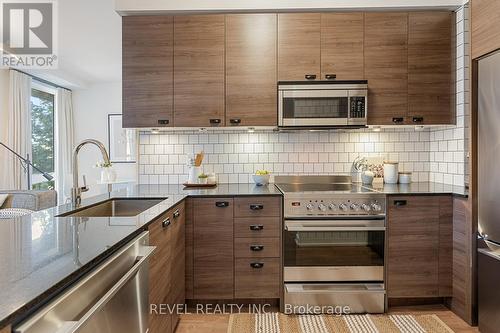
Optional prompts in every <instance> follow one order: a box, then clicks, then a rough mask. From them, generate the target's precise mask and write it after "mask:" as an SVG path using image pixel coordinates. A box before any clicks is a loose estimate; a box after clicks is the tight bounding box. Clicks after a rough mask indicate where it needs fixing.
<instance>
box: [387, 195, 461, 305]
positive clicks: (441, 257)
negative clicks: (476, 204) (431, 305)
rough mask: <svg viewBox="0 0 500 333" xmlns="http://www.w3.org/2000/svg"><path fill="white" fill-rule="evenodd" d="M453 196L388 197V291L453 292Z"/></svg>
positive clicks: (405, 294) (404, 294) (393, 294)
mask: <svg viewBox="0 0 500 333" xmlns="http://www.w3.org/2000/svg"><path fill="white" fill-rule="evenodd" d="M451 200H452V197H451V196H449V195H448V196H397V197H392V196H391V197H389V198H388V211H387V251H388V253H387V255H386V258H387V273H386V274H387V275H386V280H387V295H388V297H389V298H419V297H424V298H427V297H430V298H432V297H450V296H451V265H452V261H451V257H449V253H450V252H451V251H450V249H449V245H450V244H451V242H452V238H451V233H450V231H451V229H450V228H451V225H452V217H451Z"/></svg>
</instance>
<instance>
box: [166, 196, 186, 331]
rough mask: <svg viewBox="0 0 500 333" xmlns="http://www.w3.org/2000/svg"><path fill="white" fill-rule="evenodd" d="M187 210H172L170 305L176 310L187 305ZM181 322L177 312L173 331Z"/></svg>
mask: <svg viewBox="0 0 500 333" xmlns="http://www.w3.org/2000/svg"><path fill="white" fill-rule="evenodd" d="M185 215H186V212H185V209H184V203H181V204H179V205H177V206H176V207H175V208H174V209H173V210H172V226H171V233H172V238H171V241H170V253H171V257H172V264H171V270H170V272H171V275H170V276H171V279H170V280H171V285H172V287H171V288H170V294H169V298H170V299H169V302H168V303H169V304H171V305H172V309H176V307H177V306H178V305H182V304H184V303H185V299H186V297H185V261H184V260H183V259H184V258H185V256H186V243H185V236H186V233H185ZM178 322H179V315H178V314H177V311H176V310H175V311H174V312H173V314H172V331H175V327H176V326H177V323H178Z"/></svg>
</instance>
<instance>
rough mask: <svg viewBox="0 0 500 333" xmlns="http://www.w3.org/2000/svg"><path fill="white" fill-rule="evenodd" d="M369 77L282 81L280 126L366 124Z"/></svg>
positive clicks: (358, 125)
mask: <svg viewBox="0 0 500 333" xmlns="http://www.w3.org/2000/svg"><path fill="white" fill-rule="evenodd" d="M367 106H368V81H366V80H359V81H306V82H303V81H280V82H278V126H279V127H282V128H333V127H365V126H366V124H367V112H368V108H367Z"/></svg>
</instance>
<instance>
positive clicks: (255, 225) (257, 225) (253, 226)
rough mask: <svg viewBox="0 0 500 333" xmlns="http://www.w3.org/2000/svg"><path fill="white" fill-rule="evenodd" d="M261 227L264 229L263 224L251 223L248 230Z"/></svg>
mask: <svg viewBox="0 0 500 333" xmlns="http://www.w3.org/2000/svg"><path fill="white" fill-rule="evenodd" d="M262 229H264V226H263V225H262V224H252V225H251V226H250V230H252V231H260V230H262Z"/></svg>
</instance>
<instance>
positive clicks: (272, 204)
mask: <svg viewBox="0 0 500 333" xmlns="http://www.w3.org/2000/svg"><path fill="white" fill-rule="evenodd" d="M234 216H235V217H255V216H281V198H280V197H245V198H235V199H234Z"/></svg>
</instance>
